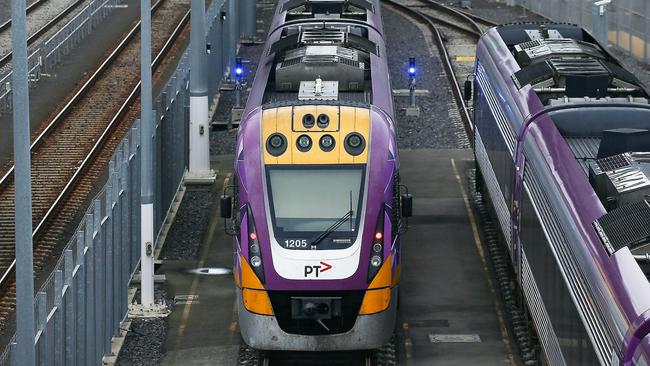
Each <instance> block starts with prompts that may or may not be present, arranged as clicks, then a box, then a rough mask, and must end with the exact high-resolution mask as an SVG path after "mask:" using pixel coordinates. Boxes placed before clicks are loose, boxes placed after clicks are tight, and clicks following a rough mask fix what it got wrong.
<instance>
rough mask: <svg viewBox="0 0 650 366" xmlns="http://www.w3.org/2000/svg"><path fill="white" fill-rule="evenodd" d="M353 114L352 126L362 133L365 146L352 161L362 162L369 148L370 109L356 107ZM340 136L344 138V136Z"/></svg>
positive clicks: (365, 158) (365, 160)
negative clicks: (353, 122)
mask: <svg viewBox="0 0 650 366" xmlns="http://www.w3.org/2000/svg"><path fill="white" fill-rule="evenodd" d="M354 114H355V119H354V121H355V124H354V128H355V130H356V132H358V133H360V134H361V135H363V137H364V138H365V139H366V148H365V149H364V150H363V152H362V153H361V154H359V155H357V156H355V157H354V163H355V164H364V163H366V162H367V161H368V149H370V109H365V108H356V109H355V111H354ZM341 137H342V138H345V136H341ZM341 149H343V150H345V148H344V147H341Z"/></svg>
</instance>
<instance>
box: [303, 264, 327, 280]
mask: <svg viewBox="0 0 650 366" xmlns="http://www.w3.org/2000/svg"><path fill="white" fill-rule="evenodd" d="M331 268H332V265H330V264H327V263H325V262H320V265H318V266H305V278H307V277H316V278H318V275H319V274H321V273H323V272H325V271H329V270H330V269H331Z"/></svg>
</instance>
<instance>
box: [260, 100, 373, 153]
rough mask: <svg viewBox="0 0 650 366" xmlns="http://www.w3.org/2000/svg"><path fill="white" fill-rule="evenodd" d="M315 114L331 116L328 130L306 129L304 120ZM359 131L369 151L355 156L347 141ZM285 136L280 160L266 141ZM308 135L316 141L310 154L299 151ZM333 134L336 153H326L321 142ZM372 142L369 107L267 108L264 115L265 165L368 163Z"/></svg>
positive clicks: (315, 126) (316, 115)
mask: <svg viewBox="0 0 650 366" xmlns="http://www.w3.org/2000/svg"><path fill="white" fill-rule="evenodd" d="M307 113H311V114H313V115H314V117H315V118H318V115H319V114H322V113H325V114H327V115H328V116H329V117H330V124H329V125H328V127H327V128H325V129H321V128H319V127H318V125H317V124H315V125H314V127H313V128H309V129H305V128H304V126H303V125H302V117H303V116H304V115H305V114H307ZM353 131H354V132H358V133H360V134H361V135H363V137H364V139H365V140H366V148H365V150H364V151H363V152H362V153H361V154H360V155H359V156H352V155H350V154H348V153H347V151H345V147H344V140H345V136H347V134H348V133H350V132H353ZM276 132H278V133H281V134H282V135H284V136H285V137H286V139H287V145H288V146H287V150H286V151H285V152H284V153H283V154H282V155H280V156H279V157H275V156H272V155H271V154H269V153H268V151H267V150H266V140H267V139H268V137H269V136H270V135H271V134H273V133H276ZM303 134H307V135H308V136H309V137H311V139H312V147H311V149H310V150H309V151H306V152H302V151H300V150H298V148H297V146H296V141H297V139H298V137H299V136H300V135H303ZM326 134H329V135H332V137H333V138H334V140H335V145H334V149H333V150H332V151H328V152H326V151H323V150H322V149H321V148H320V146H319V144H318V143H319V140H320V138H321V137H322V136H323V135H326ZM369 141H370V110H369V109H367V108H355V107H339V106H333V105H306V106H293V107H281V108H273V109H266V110H264V112H263V113H262V141H261V143H262V149H263V151H264V163H265V164H269V165H274V164H365V163H366V162H367V160H368V148H369Z"/></svg>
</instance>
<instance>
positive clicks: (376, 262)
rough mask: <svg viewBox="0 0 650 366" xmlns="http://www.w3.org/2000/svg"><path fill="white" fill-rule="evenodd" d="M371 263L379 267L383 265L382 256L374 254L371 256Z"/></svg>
mask: <svg viewBox="0 0 650 366" xmlns="http://www.w3.org/2000/svg"><path fill="white" fill-rule="evenodd" d="M370 265H372V266H373V267H379V266H380V265H381V257H379V256H378V255H373V256H372V258H370Z"/></svg>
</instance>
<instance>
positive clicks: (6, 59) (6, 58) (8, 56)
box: [0, 0, 86, 68]
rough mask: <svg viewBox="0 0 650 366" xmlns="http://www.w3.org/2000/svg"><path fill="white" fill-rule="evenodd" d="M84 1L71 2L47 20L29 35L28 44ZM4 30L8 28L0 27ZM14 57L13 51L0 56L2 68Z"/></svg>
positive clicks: (40, 1) (41, 1) (42, 0)
mask: <svg viewBox="0 0 650 366" xmlns="http://www.w3.org/2000/svg"><path fill="white" fill-rule="evenodd" d="M44 1H46V0H39V1H38V2H37V3H38V4H39V5H40V4H42V3H43V2H44ZM84 1H86V0H75V2H73V3H72V4H70V5H69V6H68V7H67V8H65V9H64V10H63V11H62V12H61V13H59V14H58V15H57V16H55V17H54V18H52V19H51V20H50V21H49V22H47V24H45V25H44V26H42V27H41V28H40V29H39V30H37V31H36V32H35V33H34V34H32V35H31V36H29V37H28V38H27V46H30V45H31V44H33V43H34V42H36V40H37V39H39V38H41V36H43V34H45V32H47V31H49V30H50V29H52V28H53V27H54V26H55V25H56V24H57V23H59V22H60V21H61V20H62V19H63V18H65V17H66V16H67V15H68V14H70V13H71V12H72V11H73V10H74V9H76V8H78V7H79V5H81V4H83V3H84ZM34 4H36V3H34ZM34 4H32V5H31V6H30V7H32V6H33V5H34ZM27 14H29V8H28V10H27ZM10 24H11V20H8V21H7V22H6V23H4V24H3V25H2V26H5V25H7V27H8V26H9V25H10ZM2 26H0V27H2ZM4 30H6V28H5V29H0V31H4ZM12 58H13V52H9V53H7V54H5V55H4V56H2V58H0V68H1V67H4V66H5V65H7V64H8V63H9V62H11V59H12Z"/></svg>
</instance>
